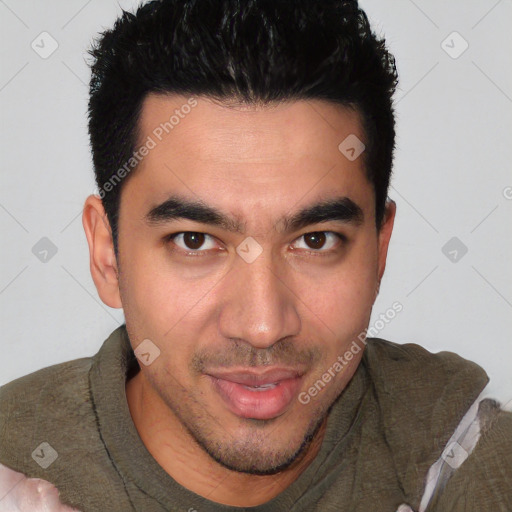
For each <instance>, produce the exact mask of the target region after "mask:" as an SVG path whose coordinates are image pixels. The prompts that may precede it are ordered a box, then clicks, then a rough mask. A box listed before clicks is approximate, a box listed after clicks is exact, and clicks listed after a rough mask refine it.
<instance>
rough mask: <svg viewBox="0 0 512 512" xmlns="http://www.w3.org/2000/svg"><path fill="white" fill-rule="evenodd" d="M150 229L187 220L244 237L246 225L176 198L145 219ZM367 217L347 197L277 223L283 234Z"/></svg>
mask: <svg viewBox="0 0 512 512" xmlns="http://www.w3.org/2000/svg"><path fill="white" fill-rule="evenodd" d="M144 219H145V221H146V222H147V223H148V224H150V225H159V224H165V223H167V222H171V221H174V220H179V219H188V220H192V221H195V222H198V223H201V224H209V225H212V226H217V227H220V228H222V229H224V230H226V231H231V232H236V233H241V234H244V233H245V224H244V223H243V222H241V221H240V220H238V219H236V218H234V217H230V216H229V215H226V214H225V213H223V212H221V211H220V210H218V209H217V208H215V207H214V206H210V205H207V204H205V203H204V202H202V201H197V200H190V199H186V198H183V197H180V196H176V195H173V196H171V197H169V198H168V199H167V200H166V201H164V202H163V203H161V204H159V205H158V206H155V207H154V208H152V209H151V210H150V211H149V212H148V213H147V214H146V215H145V216H144ZM363 220H364V214H363V210H362V208H361V207H360V206H358V205H357V204H356V203H355V202H354V201H352V199H350V198H348V197H336V198H333V199H328V200H324V201H321V202H319V203H316V204H313V205H310V206H307V207H305V208H303V209H302V210H299V211H298V212H296V213H294V214H292V215H291V216H290V215H285V216H283V217H282V218H281V219H279V220H278V222H277V223H276V226H279V225H280V226H281V230H282V231H283V232H293V231H297V230H299V229H302V228H304V227H306V226H309V225H312V224H318V223H322V222H329V221H339V222H344V223H347V224H351V225H354V226H358V225H360V224H362V223H363Z"/></svg>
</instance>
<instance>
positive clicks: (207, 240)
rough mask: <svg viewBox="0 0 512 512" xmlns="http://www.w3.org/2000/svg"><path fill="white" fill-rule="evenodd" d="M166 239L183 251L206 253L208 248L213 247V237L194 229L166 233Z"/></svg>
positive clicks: (214, 245)
mask: <svg viewBox="0 0 512 512" xmlns="http://www.w3.org/2000/svg"><path fill="white" fill-rule="evenodd" d="M166 239H167V240H168V241H169V242H172V243H173V244H174V245H176V246H177V247H179V248H180V249H181V250H183V251H185V252H186V251H188V252H189V253H191V254H193V253H206V252H207V251H208V250H210V249H215V248H216V247H217V245H216V244H215V239H214V238H213V237H212V236H210V235H207V234H206V233H198V232H196V231H181V232H180V233H173V234H172V235H168V236H167V237H166Z"/></svg>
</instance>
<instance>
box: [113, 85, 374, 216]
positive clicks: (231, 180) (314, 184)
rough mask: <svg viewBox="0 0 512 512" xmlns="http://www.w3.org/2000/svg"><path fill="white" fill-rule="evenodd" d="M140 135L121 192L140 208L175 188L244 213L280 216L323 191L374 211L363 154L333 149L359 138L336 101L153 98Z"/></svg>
mask: <svg viewBox="0 0 512 512" xmlns="http://www.w3.org/2000/svg"><path fill="white" fill-rule="evenodd" d="M138 132H139V133H138V134H139V141H138V142H139V145H144V144H146V145H147V146H151V150H150V151H149V152H148V153H147V155H146V156H145V157H144V158H143V160H142V161H141V163H140V164H139V167H138V168H137V171H136V172H135V173H134V174H133V176H132V177H131V180H129V181H128V183H127V184H126V185H127V187H126V188H127V191H126V192H128V194H131V197H130V203H137V202H138V203H140V204H141V208H143V209H145V210H146V211H148V210H149V209H150V208H152V207H154V206H155V204H158V203H159V202H162V201H165V200H166V198H167V197H168V196H169V195H171V194H174V193H178V194H180V195H182V196H186V197H189V198H191V199H199V200H201V201H203V202H205V203H208V204H211V205H216V206H218V207H221V208H223V207H224V208H223V209H224V210H225V211H226V210H229V211H231V212H232V213H233V212H234V210H238V212H243V213H242V216H246V215H245V213H246V212H250V211H251V209H252V211H258V212H259V213H258V215H259V216H260V217H263V216H265V215H266V213H269V214H272V215H273V214H276V215H278V214H280V213H282V210H283V208H284V207H286V208H287V209H288V210H290V209H292V207H293V206H294V205H295V204H297V203H298V202H299V201H301V200H302V198H304V202H305V203H309V202H311V200H313V199H315V200H324V199H329V198H330V197H329V196H346V197H349V198H351V199H352V200H354V201H355V202H356V203H358V204H359V205H360V206H361V207H362V208H363V209H365V208H366V207H368V208H371V207H372V203H373V188H372V187H371V184H370V183H369V182H368V181H367V179H366V177H365V173H364V168H363V159H362V158H357V159H356V160H354V161H350V160H349V159H347V158H346V157H345V156H344V155H343V154H342V153H341V152H340V150H339V149H338V146H339V145H340V143H341V142H342V141H343V140H344V139H346V138H347V137H348V136H350V135H355V136H357V137H358V138H359V139H361V140H364V135H363V131H362V128H361V123H360V119H359V115H358V113H357V112H356V111H354V110H352V109H349V108H346V107H343V106H340V105H335V104H333V103H329V102H324V101H318V100H314V101H313V100H308V101H306V100H298V101H293V102H287V103H280V104H271V105H264V106H254V105H251V106H242V105H239V104H238V105H237V104H226V103H218V102H215V101H213V100H211V99H209V98H204V97H194V98H190V97H186V96H178V95H163V94H161V95H156V94H151V95H149V96H148V97H147V98H146V99H145V100H144V102H143V106H142V110H141V115H140V119H139V125H138ZM149 141H150V142H149ZM219 192H221V194H219ZM125 195H126V194H125V193H123V196H125ZM262 206H264V210H265V212H264V211H263V209H261V207H262ZM254 208H260V210H254Z"/></svg>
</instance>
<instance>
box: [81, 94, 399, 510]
mask: <svg viewBox="0 0 512 512" xmlns="http://www.w3.org/2000/svg"><path fill="white" fill-rule="evenodd" d="M187 99H188V98H185V97H181V96H177V95H166V96H163V95H160V96H157V95H150V96H148V97H147V98H146V100H145V102H144V104H143V109H142V116H141V119H140V141H141V143H142V142H143V141H145V140H146V139H147V136H151V134H152V132H153V130H154V129H155V127H157V126H158V125H159V124H160V123H161V122H164V121H166V120H167V119H169V115H170V114H172V112H173V111H174V110H175V109H176V108H178V109H179V108H180V107H181V106H182V105H184V104H185V103H186V101H187ZM197 102H198V103H197V106H196V107H195V108H194V109H193V110H192V111H191V112H190V114H188V115H187V116H185V117H184V118H183V119H181V120H180V123H179V124H177V125H176V126H175V127H174V128H173V130H172V132H170V133H169V134H168V135H165V136H164V137H163V139H162V141H161V142H159V143H158V144H157V145H156V147H155V148H154V149H152V150H151V151H150V152H149V154H148V155H147V156H146V157H145V158H144V159H143V160H142V162H141V163H140V164H139V166H138V168H137V169H136V171H134V172H133V173H132V174H131V175H130V176H129V179H127V180H126V182H125V183H124V185H123V190H122V194H121V205H120V212H119V257H118V258H117V259H116V256H115V253H114V249H113V245H112V237H111V231H110V226H109V223H108V220H107V218H106V215H105V212H104V210H103V207H102V203H101V200H100V199H99V197H97V196H94V195H93V196H90V197H88V198H87V200H86V203H85V208H84V214H83V224H84V228H85V232H86V235H87V239H88V243H89V248H90V261H91V273H92V277H93V279H94V282H95V284H96V287H97V290H98V293H99V295H100V297H101V299H102V300H103V302H104V303H105V304H107V305H108V306H111V307H114V308H121V307H122V308H123V309H124V313H125V318H126V326H127V330H128V333H129V337H130V340H131V344H132V347H133V348H134V349H136V348H137V346H138V345H139V344H140V343H141V342H142V341H143V340H144V339H150V340H151V341H152V342H153V343H154V344H155V345H156V346H157V347H158V348H159V349H160V356H159V357H157V358H156V359H155V360H154V361H153V362H152V363H151V364H150V365H148V366H145V365H143V364H140V366H141V370H140V371H139V373H137V375H136V376H134V377H133V378H132V379H131V380H129V381H128V382H127V385H126V393H127V400H128V404H129V408H130V413H131V415H132V418H133V421H134V424H135V426H136V428H137V430H138V432H139V435H140V437H141V440H142V441H143V443H144V444H145V446H146V448H147V449H148V451H149V452H150V453H151V454H152V455H153V457H154V458H155V459H156V460H157V462H158V463H159V464H160V465H161V466H162V468H164V470H165V471H166V472H167V473H168V474H169V475H171V476H172V477H173V478H174V479H175V480H176V481H177V482H179V483H180V484H181V485H183V486H185V487H187V488H188V489H189V490H191V491H193V492H195V493H196V494H199V495H201V496H204V497H206V498H208V499H210V500H212V501H215V502H218V503H223V504H227V505H233V506H240V507H249V506H256V505H259V504H261V503H265V502H267V501H269V500H270V499H272V498H273V497H275V496H276V495H277V494H279V493H280V492H282V491H283V490H284V489H285V488H286V487H288V486H289V485H290V484H291V483H292V482H293V481H295V480H296V479H297V477H298V476H299V475H300V474H301V473H302V472H303V471H304V469H305V468H306V467H307V466H308V465H309V464H310V462H311V461H312V460H313V459H314V457H315V456H316V454H317V453H318V450H319V449H320V447H321V443H322V439H323V435H324V431H325V422H326V411H327V410H328V408H329V406H330V405H331V404H332V403H333V402H334V400H335V399H336V398H337V397H338V396H339V394H340V393H341V391H342V390H343V389H344V388H345V386H346V385H347V383H348V382H349V380H350V379H351V377H352V375H353V374H354V372H355V370H356V369H357V366H358V365H359V362H360V360H361V357H362V354H363V351H361V352H359V354H357V355H355V356H354V358H353V359H352V360H351V361H350V362H349V364H348V365H347V366H346V367H345V368H344V370H343V371H342V372H340V373H339V374H337V375H336V377H335V378H334V379H333V380H331V382H329V384H328V385H327V386H326V387H325V388H324V389H323V390H322V391H321V392H320V393H318V395H317V396H316V397H314V398H313V399H312V400H311V402H310V403H309V404H307V405H304V404H302V403H300V402H299V400H297V399H294V400H292V401H291V403H290V404H289V406H288V407H287V408H286V410H285V411H284V412H282V413H281V414H279V415H278V416H276V417H274V418H271V419H268V420H254V419H251V418H243V417H240V416H238V415H237V414H234V413H233V412H232V411H231V410H229V409H228V407H227V406H226V404H225V402H224V401H223V400H222V398H221V397H220V395H219V393H218V392H217V391H216V390H215V388H214V386H212V380H211V378H210V377H208V376H207V375H206V374H205V373H202V372H201V368H203V370H204V369H205V368H206V369H207V370H208V369H211V368H220V367H224V368H237V369H240V368H242V369H247V368H248V367H249V366H250V363H249V361H252V363H253V364H255V366H254V367H253V368H256V369H259V370H261V369H262V368H266V367H268V366H269V365H270V367H272V365H275V366H284V365H286V366H287V367H294V368H299V367H300V368H301V371H302V372H304V375H303V377H302V380H301V384H300V391H307V389H309V388H310V387H311V386H312V385H313V384H314V383H315V382H316V381H317V380H318V379H319V378H320V377H321V375H322V374H323V373H324V372H325V371H326V369H327V368H329V367H331V366H332V364H333V363H334V362H335V361H336V359H337V357H338V356H339V355H342V354H344V352H345V351H346V350H347V349H348V347H349V346H350V344H351V343H352V341H353V340H355V339H357V336H358V335H359V334H360V333H361V332H362V331H364V329H365V328H366V327H367V326H368V323H369V319H370V314H371V309H372V306H373V303H374V301H375V298H376V296H377V294H378V288H379V283H380V280H381V278H382V275H383V273H384V269H385V264H386V255H387V249H388V243H389V239H390V236H391V232H392V228H393V220H394V216H395V205H394V203H393V202H390V203H388V205H387V210H386V216H385V221H384V223H383V225H382V227H381V229H380V230H377V228H376V225H375V204H374V203H375V197H374V192H373V187H372V185H371V183H370V182H369V181H368V179H367V178H366V176H365V173H364V170H363V160H362V157H360V158H357V159H356V160H354V161H349V160H348V159H347V158H346V157H345V156H344V155H343V154H342V153H341V152H340V151H339V150H338V145H339V144H340V142H341V141H343V140H344V139H345V138H346V137H347V136H348V135H349V134H355V135H357V137H358V138H359V139H361V140H364V134H363V131H362V128H361V124H360V120H359V116H358V114H357V113H356V112H354V111H352V110H349V109H346V108H343V107H341V106H338V105H334V104H332V103H328V102H324V101H294V102H289V103H283V104H279V105H272V106H269V105H267V106H258V107H255V106H252V107H242V106H241V105H236V104H229V105H228V104H225V103H224V104H222V103H218V102H215V101H212V100H210V99H208V98H202V97H199V98H197ZM176 193H177V194H179V195H180V196H182V197H185V198H187V199H191V200H200V201H203V202H204V203H206V204H208V205H211V206H214V207H216V208H217V209H219V210H221V211H222V212H224V213H225V214H227V215H229V216H232V217H233V218H236V219H238V220H239V221H240V222H241V223H242V224H243V225H244V227H245V232H244V233H237V232H230V231H228V230H226V229H223V228H221V227H218V226H211V225H206V224H201V223H198V222H196V221H191V220H183V219H175V220H173V221H171V222H165V223H156V224H151V223H148V222H147V221H146V219H145V216H146V214H147V213H148V211H149V210H151V209H152V208H154V207H155V206H156V205H158V204H160V203H162V202H163V201H165V200H166V199H167V198H168V197H169V196H170V195H171V194H176ZM338 196H344V197H348V198H350V199H351V200H352V201H353V202H355V203H356V204H357V205H358V206H359V207H360V208H361V209H362V212H363V220H362V222H361V223H359V224H357V223H347V222H342V221H328V222H321V223H317V224H314V225H309V226H306V227H305V228H301V229H300V230H297V231H294V232H285V231H283V229H282V227H283V223H282V222H281V221H280V220H279V219H280V218H281V217H282V216H283V215H290V214H293V213H294V212H296V211H297V210H299V209H302V208H304V207H306V206H308V205H311V204H314V203H316V202H318V201H320V200H324V199H330V198H334V197H338ZM186 231H190V232H197V233H206V234H208V235H210V236H208V237H206V238H205V239H204V244H203V246H201V247H200V249H199V251H201V250H202V251H203V252H202V254H203V256H201V255H199V256H198V255H197V254H195V255H187V251H188V252H193V251H195V252H196V253H197V252H198V249H195V248H194V249H193V248H191V247H193V246H191V245H190V243H189V244H188V247H187V243H186V241H185V240H184V238H183V237H178V238H175V239H174V241H172V240H166V239H165V237H166V235H169V234H172V233H179V232H186ZM312 232H323V233H324V235H326V238H325V242H323V245H322V243H320V244H319V245H318V246H315V245H314V244H311V239H310V238H308V237H307V236H304V235H307V234H308V233H312ZM331 232H335V233H341V234H343V235H344V236H345V237H346V241H341V240H338V239H336V237H335V236H333V235H330V234H329V233H331ZM249 236H251V237H253V238H254V239H255V240H256V241H257V242H258V244H259V245H260V246H261V248H262V253H261V254H260V255H259V256H258V257H257V258H256V259H255V261H253V262H252V263H247V262H246V261H245V260H244V259H242V258H241V257H240V256H239V255H238V254H237V252H236V248H237V246H239V244H241V243H242V242H243V241H244V240H245V239H246V238H247V237H249ZM199 245H200V244H199ZM205 254H206V256H204V255H205ZM251 358H252V359H251ZM198 359H200V360H201V362H202V367H200V366H198V365H197V364H194V361H195V362H196V363H197V361H198ZM308 436H310V437H311V436H312V440H311V441H310V442H309V441H308ZM265 473H266V474H265Z"/></svg>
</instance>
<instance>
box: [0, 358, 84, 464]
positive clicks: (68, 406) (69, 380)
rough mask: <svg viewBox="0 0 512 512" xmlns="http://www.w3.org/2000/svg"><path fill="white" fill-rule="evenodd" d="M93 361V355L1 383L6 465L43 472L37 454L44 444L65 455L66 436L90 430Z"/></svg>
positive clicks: (0, 442) (0, 449)
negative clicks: (39, 468) (36, 457)
mask: <svg viewBox="0 0 512 512" xmlns="http://www.w3.org/2000/svg"><path fill="white" fill-rule="evenodd" d="M91 364H92V358H81V359H75V360H73V361H67V362H65V363H60V364H56V365H53V366H49V367H47V368H43V369H41V370H38V371H36V372H34V373H31V374H29V375H25V376H24V377H20V378H18V379H16V380H13V381H11V382H9V383H8V384H6V385H4V386H2V387H0V432H1V434H2V435H1V436H0V454H1V456H0V463H3V464H5V465H7V466H9V467H10V468H13V469H16V470H19V471H23V472H25V473H26V472H27V470H30V467H33V468H34V469H35V470H36V473H37V469H38V466H37V465H36V464H35V463H34V461H35V459H34V458H33V452H34V451H35V450H36V449H38V447H40V446H41V443H47V444H43V445H42V446H43V448H44V447H45V446H47V445H48V444H49V445H50V446H51V447H52V449H53V450H55V451H56V453H60V452H59V449H58V447H60V449H61V451H62V449H63V448H62V447H63V446H64V440H66V439H67V440H68V441H69V439H70V438H71V435H72V433H73V432H76V431H77V430H78V431H79V430H83V429H84V428H87V426H88V425H89V424H90V423H91V415H92V410H93V407H92V404H91V396H90V389H89V370H90V368H91ZM57 426H58V429H57V428H56V427H57ZM43 452H44V449H43ZM52 454H53V452H52Z"/></svg>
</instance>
